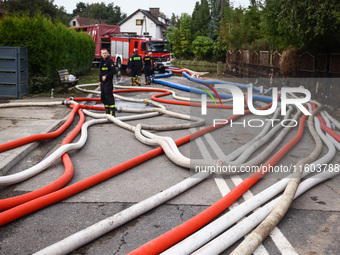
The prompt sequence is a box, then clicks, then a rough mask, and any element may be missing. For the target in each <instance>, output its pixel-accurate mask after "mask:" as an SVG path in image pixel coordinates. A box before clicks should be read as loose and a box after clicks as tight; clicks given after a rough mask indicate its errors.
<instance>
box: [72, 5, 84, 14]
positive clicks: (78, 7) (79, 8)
mask: <svg viewBox="0 0 340 255" xmlns="http://www.w3.org/2000/svg"><path fill="white" fill-rule="evenodd" d="M85 9H86V4H85V3H83V2H79V3H77V4H76V9H74V10H73V16H77V15H81V14H82V13H83V12H84V11H85Z"/></svg>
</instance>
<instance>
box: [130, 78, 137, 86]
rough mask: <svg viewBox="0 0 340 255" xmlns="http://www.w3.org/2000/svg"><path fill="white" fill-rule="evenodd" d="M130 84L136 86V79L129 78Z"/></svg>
mask: <svg viewBox="0 0 340 255" xmlns="http://www.w3.org/2000/svg"><path fill="white" fill-rule="evenodd" d="M131 83H132V86H135V85H136V78H134V77H133V78H131Z"/></svg>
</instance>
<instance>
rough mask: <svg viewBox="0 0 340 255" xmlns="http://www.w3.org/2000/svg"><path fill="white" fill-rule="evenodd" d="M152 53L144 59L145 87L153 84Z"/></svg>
mask: <svg viewBox="0 0 340 255" xmlns="http://www.w3.org/2000/svg"><path fill="white" fill-rule="evenodd" d="M151 55H152V53H151V52H149V53H148V54H147V55H146V56H145V57H144V58H143V66H144V75H145V85H148V84H151V79H150V75H151V66H152V65H153V63H152V59H151Z"/></svg>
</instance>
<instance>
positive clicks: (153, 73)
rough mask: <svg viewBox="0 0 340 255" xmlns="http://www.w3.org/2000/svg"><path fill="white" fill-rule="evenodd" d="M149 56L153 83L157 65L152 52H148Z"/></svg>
mask: <svg viewBox="0 0 340 255" xmlns="http://www.w3.org/2000/svg"><path fill="white" fill-rule="evenodd" d="M149 56H150V58H151V70H150V76H151V82H152V83H153V82H154V81H155V68H156V67H157V61H156V58H154V57H153V55H152V52H149Z"/></svg>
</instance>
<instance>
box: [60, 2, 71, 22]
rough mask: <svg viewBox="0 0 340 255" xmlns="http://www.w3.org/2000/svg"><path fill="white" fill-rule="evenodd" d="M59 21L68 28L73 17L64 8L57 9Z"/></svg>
mask: <svg viewBox="0 0 340 255" xmlns="http://www.w3.org/2000/svg"><path fill="white" fill-rule="evenodd" d="M57 20H58V21H60V22H61V23H63V24H64V25H65V26H68V23H69V21H70V20H71V15H70V14H68V13H67V12H66V10H65V7H64V6H61V7H60V8H57Z"/></svg>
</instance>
